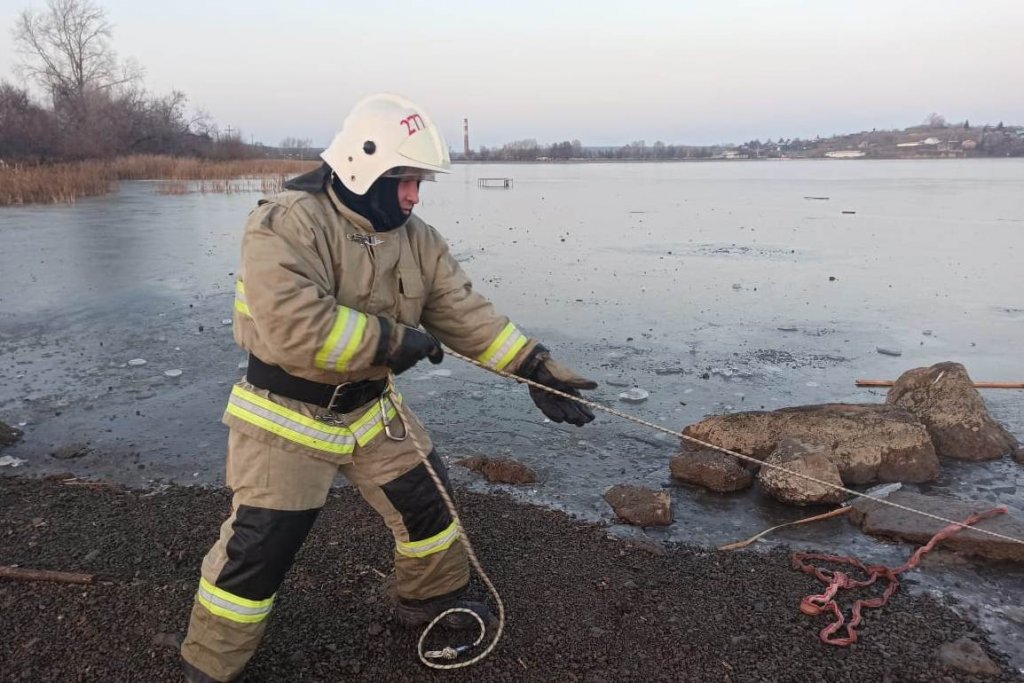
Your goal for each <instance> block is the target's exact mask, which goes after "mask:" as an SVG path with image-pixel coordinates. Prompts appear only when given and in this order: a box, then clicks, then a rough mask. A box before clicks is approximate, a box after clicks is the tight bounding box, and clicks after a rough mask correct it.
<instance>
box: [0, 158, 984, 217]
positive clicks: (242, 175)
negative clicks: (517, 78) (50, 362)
mask: <svg viewBox="0 0 1024 683" xmlns="http://www.w3.org/2000/svg"><path fill="white" fill-rule="evenodd" d="M313 156H314V159H287V158H246V159H231V160H213V159H202V158H195V157H179V156H171V155H163V154H135V155H131V156H123V157H116V158H113V159H88V160H84V161H67V162H57V163H50V164H32V165H20V164H3V163H0V207H5V206H23V205H28V204H73V203H74V202H75V201H76V200H78V199H79V198H81V197H95V196H101V195H105V194H109V193H110V192H113V191H115V190H116V187H117V183H118V181H121V180H148V181H155V185H154V187H153V191H154V192H156V193H157V194H167V195H185V194H196V193H199V194H206V193H220V194H233V193H236V192H260V193H262V194H265V195H270V194H275V193H277V192H280V191H281V190H282V189H283V187H284V183H285V181H286V180H287V179H288V178H291V177H293V176H296V175H299V174H301V173H305V172H307V171H310V170H312V169H314V168H316V167H317V166H318V165H319V164H320V163H321V162H320V160H319V159H318V158H315V155H313ZM838 158H839V159H845V158H843V157H838ZM860 158H864V157H860ZM868 158H869V159H870V158H871V157H868ZM935 158H942V159H963V158H964V157H929V156H904V157H891V158H888V160H893V161H898V160H903V159H913V160H921V159H935ZM972 158H978V157H972ZM996 158H998V157H996ZM796 159H800V160H807V159H812V160H820V161H829V160H836V159H837V158H836V157H831V158H830V157H778V156H775V157H769V156H763V157H749V156H742V157H711V158H689V159H658V158H647V159H643V158H628V157H627V158H599V157H583V158H566V159H552V158H544V157H541V158H533V159H493V158H492V159H465V158H454V159H452V163H453V164H456V165H461V164H479V165H482V166H484V165H492V164H508V165H516V166H518V165H532V164H616V163H688V162H726V161H733V162H738V161H747V162H757V161H792V160H796ZM852 159H853V158H850V159H849V160H852ZM875 159H876V160H878V158H877V157H876V158H875Z"/></svg>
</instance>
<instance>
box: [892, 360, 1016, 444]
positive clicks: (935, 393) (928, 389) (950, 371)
mask: <svg viewBox="0 0 1024 683" xmlns="http://www.w3.org/2000/svg"><path fill="white" fill-rule="evenodd" d="M885 401H886V403H888V404H890V405H894V406H899V407H901V408H905V409H906V410H909V411H910V412H911V413H913V414H914V415H916V416H917V418H918V419H919V420H920V421H921V422H922V423H924V425H925V427H927V429H928V434H929V435H930V436H931V439H932V443H933V444H935V451H936V453H938V454H939V455H940V456H944V457H947V458H957V459H960V460H995V459H997V458H1001V457H1003V456H1004V455H1007V454H1009V453H1013V452H1015V451H1016V450H1017V448H1018V446H1019V444H1018V443H1017V439H1016V438H1014V436H1013V435H1012V434H1010V433H1009V432H1008V431H1006V429H1004V428H1003V427H1002V425H1000V424H999V423H998V422H996V421H995V420H993V419H992V417H991V416H990V415H989V413H988V408H986V407H985V401H984V400H983V399H982V398H981V394H979V393H978V390H977V389H975V388H974V383H973V382H972V381H971V378H970V376H969V375H968V374H967V369H966V368H964V366H963V365H961V364H960V363H937V364H935V365H933V366H931V367H930V368H914V369H913V370H908V371H906V372H904V373H903V374H902V375H900V377H899V379H897V380H896V383H895V384H894V385H893V387H892V388H891V389H890V390H889V394H888V395H887V396H886V399H885Z"/></svg>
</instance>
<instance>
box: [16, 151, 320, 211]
mask: <svg viewBox="0 0 1024 683" xmlns="http://www.w3.org/2000/svg"><path fill="white" fill-rule="evenodd" d="M319 163H320V162H319V161H298V160H294V159H242V160H235V161H210V160H206V159H190V158H183V157H169V156H158V155H136V156H130V157H119V158H117V159H111V160H108V161H81V162H76V163H65V164H49V165H44V166H0V206H9V205H12V204H33V203H39V204H45V203H59V202H65V203H72V202H74V201H75V200H76V199H77V198H78V197H87V196H93V195H101V194H106V193H107V192H109V191H110V190H111V189H112V187H113V186H114V184H115V183H116V182H117V181H118V180H161V181H165V182H160V183H157V184H156V186H155V189H156V191H157V192H158V193H160V194H187V193H190V192H202V193H206V192H227V193H233V192H263V193H265V194H271V193H274V192H279V191H280V190H281V188H282V186H283V185H284V181H285V179H286V178H288V177H290V176H293V175H296V174H298V173H304V172H306V171H309V170H312V169H313V168H315V167H316V166H317V165H318V164H319Z"/></svg>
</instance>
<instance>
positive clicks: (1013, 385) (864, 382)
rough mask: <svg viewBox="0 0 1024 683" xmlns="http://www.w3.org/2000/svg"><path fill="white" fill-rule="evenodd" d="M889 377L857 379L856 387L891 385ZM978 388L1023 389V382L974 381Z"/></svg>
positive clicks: (892, 381)
mask: <svg viewBox="0 0 1024 683" xmlns="http://www.w3.org/2000/svg"><path fill="white" fill-rule="evenodd" d="M895 383H896V382H895V380H891V379H858V380H857V386H858V387H891V386H892V385H893V384H895ZM974 386H975V387H977V388H978V389H1024V382H975V383H974Z"/></svg>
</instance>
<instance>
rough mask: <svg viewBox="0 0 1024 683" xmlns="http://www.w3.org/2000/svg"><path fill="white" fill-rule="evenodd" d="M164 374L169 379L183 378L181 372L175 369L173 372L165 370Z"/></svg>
mask: <svg viewBox="0 0 1024 683" xmlns="http://www.w3.org/2000/svg"><path fill="white" fill-rule="evenodd" d="M164 374H165V375H167V376H168V377H181V370H179V369H178V368H174V369H173V370H164Z"/></svg>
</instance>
